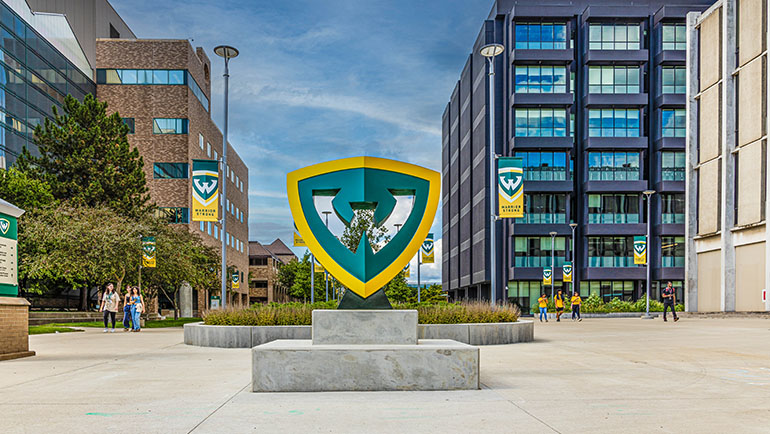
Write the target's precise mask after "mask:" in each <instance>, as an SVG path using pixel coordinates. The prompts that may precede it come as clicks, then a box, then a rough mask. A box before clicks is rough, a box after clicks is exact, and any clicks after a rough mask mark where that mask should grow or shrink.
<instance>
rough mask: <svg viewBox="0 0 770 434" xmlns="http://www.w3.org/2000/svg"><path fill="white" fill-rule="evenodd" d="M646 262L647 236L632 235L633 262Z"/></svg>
mask: <svg viewBox="0 0 770 434" xmlns="http://www.w3.org/2000/svg"><path fill="white" fill-rule="evenodd" d="M646 263H647V237H645V236H644V235H637V236H635V237H634V264H637V265H644V264H646Z"/></svg>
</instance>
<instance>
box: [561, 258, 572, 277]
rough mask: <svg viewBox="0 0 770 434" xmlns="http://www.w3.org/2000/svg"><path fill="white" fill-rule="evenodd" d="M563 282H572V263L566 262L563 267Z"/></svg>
mask: <svg viewBox="0 0 770 434" xmlns="http://www.w3.org/2000/svg"><path fill="white" fill-rule="evenodd" d="M561 273H562V281H563V282H572V262H565V263H564V265H562V267H561Z"/></svg>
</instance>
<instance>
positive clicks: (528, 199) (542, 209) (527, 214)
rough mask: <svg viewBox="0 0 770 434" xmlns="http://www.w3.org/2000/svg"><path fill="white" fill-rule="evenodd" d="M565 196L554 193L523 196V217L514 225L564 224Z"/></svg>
mask: <svg viewBox="0 0 770 434" xmlns="http://www.w3.org/2000/svg"><path fill="white" fill-rule="evenodd" d="M566 221H567V195H566V194H555V193H532V194H525V195H524V217H522V218H517V219H515V220H514V222H515V223H528V224H548V223H566Z"/></svg>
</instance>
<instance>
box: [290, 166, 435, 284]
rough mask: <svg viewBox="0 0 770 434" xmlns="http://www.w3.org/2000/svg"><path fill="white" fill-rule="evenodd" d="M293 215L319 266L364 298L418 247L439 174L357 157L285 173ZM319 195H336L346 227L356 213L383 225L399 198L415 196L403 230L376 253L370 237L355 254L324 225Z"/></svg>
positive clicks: (431, 213)
mask: <svg viewBox="0 0 770 434" xmlns="http://www.w3.org/2000/svg"><path fill="white" fill-rule="evenodd" d="M286 178H287V190H288V198H289V205H290V207H291V213H292V215H293V217H294V222H295V224H296V225H297V230H298V231H299V234H300V236H301V237H302V239H303V240H304V241H305V244H307V247H308V248H309V249H310V251H311V252H312V253H313V255H315V257H316V258H317V259H318V261H319V262H320V263H322V264H323V265H324V267H325V268H326V269H327V270H328V271H329V273H330V274H332V275H333V276H334V277H335V278H336V279H337V280H339V281H340V283H342V284H343V285H345V286H346V287H347V288H349V289H350V290H351V291H353V292H354V293H355V294H358V295H359V296H360V297H362V298H364V299H365V298H367V297H368V296H370V295H372V294H374V293H375V292H377V290H379V289H380V288H382V287H383V286H385V285H386V284H387V283H388V282H389V281H390V280H391V279H392V278H393V277H395V276H396V275H397V274H398V273H400V272H401V271H402V270H403V269H404V267H405V266H406V265H407V264H408V263H409V260H410V259H411V258H413V257H414V255H415V254H417V252H418V251H419V249H420V246H421V245H422V243H423V240H424V239H425V237H426V236H427V235H428V231H429V230H430V227H431V225H432V224H433V219H434V217H435V215H436V208H437V207H438V201H439V195H440V189H441V187H440V183H441V175H440V174H439V173H438V172H435V171H433V170H429V169H426V168H424V167H420V166H415V165H413V164H408V163H403V162H400V161H394V160H387V159H383V158H375V157H354V158H345V159H341V160H334V161H329V162H326V163H320V164H316V165H313V166H308V167H305V168H302V169H299V170H296V171H294V172H291V173H289V174H288V175H287V177H286ZM317 196H329V197H332V200H331V204H332V207H333V211H334V213H335V214H336V215H337V217H339V219H340V220H341V221H342V222H343V224H345V225H350V224H351V222H352V221H353V217H354V213H355V211H356V210H363V209H366V210H372V211H373V213H374V224H375V226H380V225H383V224H385V222H386V221H387V220H388V218H389V217H390V216H391V214H392V213H393V210H394V208H395V205H396V197H398V196H410V197H412V198H413V201H412V202H413V203H412V209H411V211H410V213H409V215H408V217H407V218H406V221H405V222H404V223H403V226H402V227H401V229H400V230H399V231H398V232H397V233H396V234H395V235H394V236H393V237H392V238H391V239H390V241H389V242H388V243H387V244H386V245H385V246H383V247H382V248H380V249H379V250H377V251H376V252H375V251H374V250H373V249H372V246H371V245H370V242H369V240H368V239H367V237H366V236H362V237H361V242H360V244H359V246H358V247H357V249H356V251H355V253H353V252H352V251H351V250H350V249H348V248H347V247H345V245H344V244H342V242H340V240H339V239H338V238H337V237H336V236H335V235H334V234H333V233H332V232H331V231H329V229H328V228H327V227H326V224H325V222H324V220H323V219H322V218H321V216H320V215H319V213H318V210H317V209H316V207H315V202H314V198H315V197H317Z"/></svg>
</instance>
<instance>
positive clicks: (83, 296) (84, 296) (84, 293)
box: [79, 285, 88, 312]
mask: <svg viewBox="0 0 770 434" xmlns="http://www.w3.org/2000/svg"><path fill="white" fill-rule="evenodd" d="M79 310H81V311H83V312H85V311H87V310H88V285H83V287H81V288H80V309H79Z"/></svg>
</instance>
